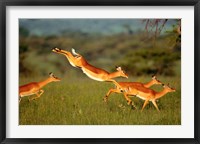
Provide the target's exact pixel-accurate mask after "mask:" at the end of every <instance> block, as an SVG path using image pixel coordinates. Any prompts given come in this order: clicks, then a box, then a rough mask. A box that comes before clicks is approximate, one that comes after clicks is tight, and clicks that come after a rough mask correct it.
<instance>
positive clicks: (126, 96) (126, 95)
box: [124, 93, 133, 105]
mask: <svg viewBox="0 0 200 144" xmlns="http://www.w3.org/2000/svg"><path fill="white" fill-rule="evenodd" d="M124 97H125V99H126V101H127V104H128V105H130V104H133V102H132V100H131V99H130V98H129V97H128V94H127V93H124Z"/></svg>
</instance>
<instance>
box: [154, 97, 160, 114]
mask: <svg viewBox="0 0 200 144" xmlns="http://www.w3.org/2000/svg"><path fill="white" fill-rule="evenodd" d="M152 103H153V105H154V106H155V107H156V109H157V110H158V111H159V112H160V110H159V109H158V106H157V104H156V101H155V100H152Z"/></svg>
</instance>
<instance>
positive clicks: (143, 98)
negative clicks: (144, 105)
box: [136, 95, 146, 100]
mask: <svg viewBox="0 0 200 144" xmlns="http://www.w3.org/2000/svg"><path fill="white" fill-rule="evenodd" d="M136 97H139V98H140V99H142V100H146V98H145V97H142V96H140V95H136Z"/></svg>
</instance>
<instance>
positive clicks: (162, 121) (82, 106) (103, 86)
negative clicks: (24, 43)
mask: <svg viewBox="0 0 200 144" xmlns="http://www.w3.org/2000/svg"><path fill="white" fill-rule="evenodd" d="M81 73H82V72H81V71H80V73H79V74H78V75H73V74H72V75H71V74H70V73H66V76H65V77H62V80H61V81H60V82H54V83H50V84H49V85H47V86H46V87H44V91H45V92H44V94H43V95H42V96H41V97H40V98H39V99H37V100H33V101H31V102H29V101H28V98H27V97H25V98H23V99H22V101H21V103H20V105H19V106H20V107H19V114H20V125H63V124H64V125H179V124H181V89H180V78H175V79H174V78H170V77H158V79H159V80H161V81H162V82H163V83H170V85H171V86H173V87H174V88H176V92H175V93H168V94H167V95H166V96H164V97H162V98H161V99H159V101H158V102H157V104H158V107H159V109H160V112H158V111H157V110H156V109H155V107H154V106H153V104H152V103H151V102H150V103H149V104H148V105H147V106H146V107H145V109H144V111H143V112H141V111H140V110H141V108H142V105H143V103H144V101H143V100H141V99H139V98H132V100H133V101H134V103H135V105H136V106H137V108H138V109H137V110H133V109H131V106H128V105H127V104H126V100H125V98H124V96H123V95H122V94H111V95H110V97H109V100H108V102H107V103H105V102H104V101H103V97H104V96H105V94H106V93H107V92H108V90H109V89H110V88H113V87H114V85H113V84H111V83H107V82H97V81H93V80H91V79H89V78H87V77H85V76H84V74H81ZM41 79H42V78H37V79H35V78H21V82H22V83H26V82H29V81H36V80H41ZM150 79H151V77H134V78H133V77H131V78H130V81H141V82H147V81H149V80H150ZM125 80H126V79H120V81H125ZM152 88H153V89H155V90H157V91H160V90H161V89H162V86H161V85H156V86H153V87H152Z"/></svg>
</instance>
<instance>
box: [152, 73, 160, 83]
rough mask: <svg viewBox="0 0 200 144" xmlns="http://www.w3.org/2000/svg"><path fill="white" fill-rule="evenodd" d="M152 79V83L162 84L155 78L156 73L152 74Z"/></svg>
mask: <svg viewBox="0 0 200 144" xmlns="http://www.w3.org/2000/svg"><path fill="white" fill-rule="evenodd" d="M152 81H153V83H154V84H158V85H161V84H162V82H161V81H159V80H158V79H157V77H156V75H153V76H152Z"/></svg>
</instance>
